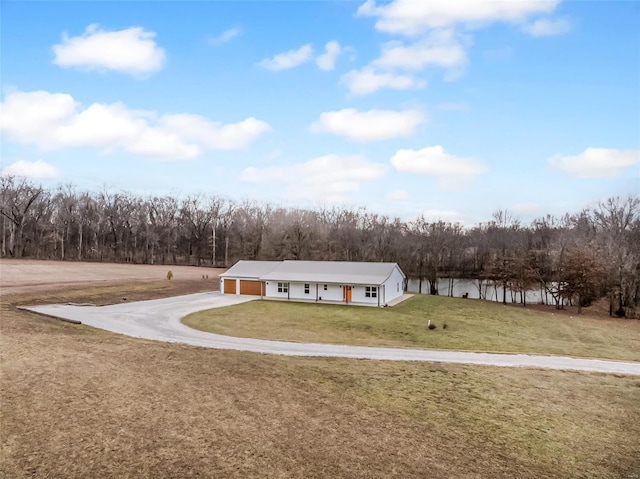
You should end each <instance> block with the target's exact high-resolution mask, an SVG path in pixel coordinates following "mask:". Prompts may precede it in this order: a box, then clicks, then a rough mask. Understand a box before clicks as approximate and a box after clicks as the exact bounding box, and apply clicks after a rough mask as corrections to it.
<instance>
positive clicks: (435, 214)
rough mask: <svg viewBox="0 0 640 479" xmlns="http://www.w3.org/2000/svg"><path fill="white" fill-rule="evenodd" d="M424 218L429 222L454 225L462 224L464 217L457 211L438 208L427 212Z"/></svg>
mask: <svg viewBox="0 0 640 479" xmlns="http://www.w3.org/2000/svg"><path fill="white" fill-rule="evenodd" d="M422 216H423V217H424V219H426V220H427V221H449V222H452V223H456V222H460V220H461V219H462V215H461V214H460V212H459V211H456V210H439V209H437V208H434V209H430V210H426V211H425V212H424V213H423V214H422Z"/></svg>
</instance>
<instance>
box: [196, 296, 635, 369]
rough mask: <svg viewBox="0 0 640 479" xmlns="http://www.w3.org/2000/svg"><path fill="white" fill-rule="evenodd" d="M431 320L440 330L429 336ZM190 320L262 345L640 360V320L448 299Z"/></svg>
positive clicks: (275, 309) (205, 314) (261, 305)
mask: <svg viewBox="0 0 640 479" xmlns="http://www.w3.org/2000/svg"><path fill="white" fill-rule="evenodd" d="M429 320H431V323H432V324H435V325H436V326H437V327H436V329H434V330H430V329H428V327H427V324H428V322H429ZM183 321H184V323H185V324H186V325H187V326H190V327H192V328H195V329H199V330H202V331H208V332H212V333H218V334H226V335H230V336H239V337H252V338H261V339H274V340H285V341H304V342H318V343H333V344H353V345H359V346H392V347H412V348H415V347H417V348H433V349H455V350H464V351H492V352H509V353H536V354H554V355H563V356H576V357H598V358H607V359H619V360H634V361H638V360H640V321H634V320H623V319H603V318H590V317H576V316H574V317H572V318H571V317H567V316H563V315H554V314H553V313H548V312H541V311H538V310H531V309H526V308H520V307H514V306H503V305H501V304H497V303H492V302H486V301H477V300H464V299H456V298H448V297H442V296H428V295H416V296H414V297H413V298H411V299H409V300H407V301H405V302H403V303H401V304H399V305H397V306H394V307H392V308H384V309H379V308H369V307H355V306H342V305H329V304H314V303H313V304H309V303H286V302H279V301H252V302H249V303H243V304H239V305H235V306H230V307H226V308H218V309H212V310H208V311H201V312H198V313H195V314H191V315H189V316H187V317H186V318H185V319H184V320H183ZM445 324H446V329H444V328H443V326H444V325H445Z"/></svg>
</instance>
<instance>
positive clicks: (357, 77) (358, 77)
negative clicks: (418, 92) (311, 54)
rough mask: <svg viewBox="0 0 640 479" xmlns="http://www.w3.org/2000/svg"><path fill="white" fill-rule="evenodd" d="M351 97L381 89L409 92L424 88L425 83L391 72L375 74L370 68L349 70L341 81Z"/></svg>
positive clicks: (409, 76)
mask: <svg viewBox="0 0 640 479" xmlns="http://www.w3.org/2000/svg"><path fill="white" fill-rule="evenodd" d="M341 81H342V83H344V84H345V85H346V86H347V88H348V89H349V92H350V93H351V94H353V95H369V94H371V93H374V92H376V91H378V90H381V89H383V88H390V89H392V90H411V89H416V88H424V87H425V86H426V85H427V83H426V82H425V81H423V80H419V79H416V78H415V77H413V76H411V75H398V74H396V73H391V72H384V73H381V72H377V71H375V70H374V69H373V68H371V67H365V68H363V69H362V70H351V71H349V72H348V73H346V74H344V75H343V76H342V79H341Z"/></svg>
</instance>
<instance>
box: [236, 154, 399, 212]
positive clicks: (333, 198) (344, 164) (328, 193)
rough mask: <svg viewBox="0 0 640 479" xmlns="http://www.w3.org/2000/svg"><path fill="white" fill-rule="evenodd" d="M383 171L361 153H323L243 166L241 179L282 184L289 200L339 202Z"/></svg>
mask: <svg viewBox="0 0 640 479" xmlns="http://www.w3.org/2000/svg"><path fill="white" fill-rule="evenodd" d="M386 170H387V168H386V166H385V165H381V164H378V163H372V162H370V161H368V160H367V159H366V158H364V157H363V156H339V155H326V156H321V157H319V158H314V159H313V160H310V161H307V162H306V163H299V164H294V165H286V166H272V167H267V168H255V167H251V168H246V169H245V170H244V171H243V172H242V173H241V175H240V180H241V181H246V182H253V183H269V184H276V185H283V186H284V187H285V188H286V194H287V197H288V198H291V199H305V200H310V201H315V200H324V201H330V202H341V201H345V200H347V199H348V195H349V193H353V192H355V191H358V190H359V189H360V184H361V183H363V182H365V181H373V180H377V179H379V178H381V177H382V176H383V175H384V173H385V172H386Z"/></svg>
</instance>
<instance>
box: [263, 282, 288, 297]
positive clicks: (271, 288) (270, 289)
mask: <svg viewBox="0 0 640 479" xmlns="http://www.w3.org/2000/svg"><path fill="white" fill-rule="evenodd" d="M287 284H288V283H287ZM265 297H267V298H284V299H287V297H288V293H278V281H267V283H266V285H265Z"/></svg>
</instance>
